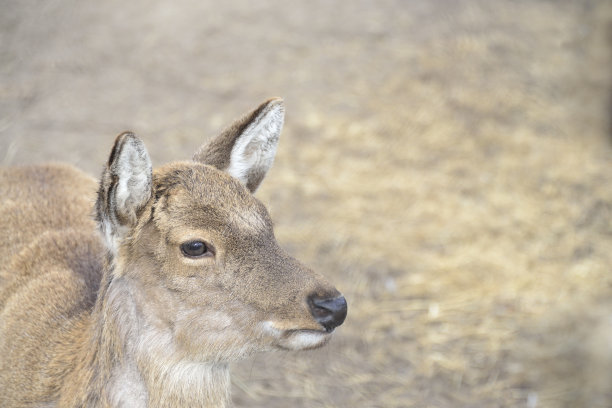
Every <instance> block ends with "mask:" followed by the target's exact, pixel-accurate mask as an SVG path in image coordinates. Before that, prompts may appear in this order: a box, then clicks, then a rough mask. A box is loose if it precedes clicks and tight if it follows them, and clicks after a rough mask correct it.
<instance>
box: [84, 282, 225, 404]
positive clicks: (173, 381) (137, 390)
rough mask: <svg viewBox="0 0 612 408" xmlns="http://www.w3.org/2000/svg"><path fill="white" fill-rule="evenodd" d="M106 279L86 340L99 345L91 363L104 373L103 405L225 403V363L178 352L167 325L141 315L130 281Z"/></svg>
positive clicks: (141, 302) (143, 303) (142, 304)
mask: <svg viewBox="0 0 612 408" xmlns="http://www.w3.org/2000/svg"><path fill="white" fill-rule="evenodd" d="M108 281H109V283H108V285H106V287H104V288H101V291H100V296H99V298H98V302H97V303H96V307H95V310H94V314H93V315H92V319H93V321H94V322H95V323H94V326H95V327H97V328H98V329H97V330H95V334H94V338H93V339H92V340H93V341H94V342H95V343H96V346H97V347H99V348H100V349H101V351H100V352H97V353H96V354H97V355H96V357H95V358H96V360H97V361H95V362H94V364H93V365H94V366H97V367H99V369H100V371H101V372H105V373H106V378H107V381H106V385H105V386H103V388H105V389H104V390H101V391H102V393H101V394H103V395H105V399H106V400H107V403H108V405H110V406H113V407H114V406H130V407H137V408H138V407H150V408H155V407H159V408H162V407H177V406H180V407H202V406H204V407H228V406H231V403H230V401H231V400H230V396H229V390H230V377H229V367H228V364H227V363H219V362H207V361H197V362H196V361H190V360H188V359H186V358H181V357H178V356H180V353H179V352H178V351H177V347H176V343H175V339H174V338H173V335H172V330H171V328H170V327H164V324H163V323H161V324H160V322H159V321H154V319H152V318H151V317H150V316H149V315H147V313H146V310H147V304H146V302H147V299H144V298H143V296H141V295H140V294H139V292H138V288H137V287H136V286H135V284H134V282H131V281H130V280H129V279H127V278H122V277H120V278H116V279H112V280H108ZM94 388H96V387H94Z"/></svg>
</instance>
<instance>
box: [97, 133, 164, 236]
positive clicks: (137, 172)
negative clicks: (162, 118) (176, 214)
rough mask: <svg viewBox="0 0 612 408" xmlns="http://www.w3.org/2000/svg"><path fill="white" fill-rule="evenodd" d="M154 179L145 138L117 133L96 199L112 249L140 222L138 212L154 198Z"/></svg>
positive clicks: (102, 224) (99, 216)
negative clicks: (142, 139) (143, 140)
mask: <svg viewBox="0 0 612 408" xmlns="http://www.w3.org/2000/svg"><path fill="white" fill-rule="evenodd" d="M152 178H153V168H152V166H151V159H150V158H149V154H148V153H147V150H146V149H145V146H144V144H143V143H142V141H141V140H140V139H138V138H137V137H136V136H134V134H133V133H129V132H125V133H122V134H120V135H119V136H117V139H115V145H114V146H113V150H112V151H111V154H110V157H109V158H108V164H107V166H106V168H105V169H104V172H103V173H102V178H101V180H100V188H99V189H98V199H97V202H96V219H97V221H98V224H99V227H100V229H101V230H102V232H103V234H104V236H105V238H106V240H107V244H108V245H109V246H110V247H111V248H116V244H117V241H118V240H119V239H121V238H122V237H123V235H124V234H125V232H126V231H127V230H128V228H129V227H131V226H134V225H135V224H136V222H137V215H138V212H139V211H140V210H141V209H142V208H143V207H144V205H145V204H146V203H147V201H149V199H150V198H151V191H152Z"/></svg>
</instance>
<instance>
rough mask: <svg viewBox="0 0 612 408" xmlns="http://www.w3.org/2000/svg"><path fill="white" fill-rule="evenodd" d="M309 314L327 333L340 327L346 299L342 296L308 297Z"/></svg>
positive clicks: (343, 316)
mask: <svg viewBox="0 0 612 408" xmlns="http://www.w3.org/2000/svg"><path fill="white" fill-rule="evenodd" d="M308 306H309V307H310V313H311V314H312V316H313V317H314V318H315V320H316V321H317V322H319V323H320V324H321V325H322V326H323V327H325V330H327V331H328V332H331V331H333V330H334V329H335V328H336V327H338V326H340V325H341V324H342V322H344V319H345V318H346V310H347V307H346V299H345V298H344V296H336V297H333V298H331V297H320V296H317V295H315V294H313V295H310V296H309V297H308Z"/></svg>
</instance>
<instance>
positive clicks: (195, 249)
mask: <svg viewBox="0 0 612 408" xmlns="http://www.w3.org/2000/svg"><path fill="white" fill-rule="evenodd" d="M181 251H182V252H183V254H184V255H186V256H188V257H190V258H197V257H200V256H204V255H212V251H211V250H210V248H209V247H208V245H206V243H204V242H202V241H189V242H185V243H183V244H182V245H181Z"/></svg>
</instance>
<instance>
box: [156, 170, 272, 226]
mask: <svg viewBox="0 0 612 408" xmlns="http://www.w3.org/2000/svg"><path fill="white" fill-rule="evenodd" d="M154 180H155V181H154V184H155V193H154V200H155V202H154V207H155V211H156V212H160V211H161V212H163V213H164V215H165V217H166V218H167V219H168V221H170V222H172V223H174V224H173V225H174V226H176V227H178V226H179V225H180V226H184V227H187V228H190V229H216V230H221V231H242V232H247V233H258V232H267V231H271V229H272V222H271V219H270V216H269V215H268V212H267V210H266V209H265V207H264V205H263V204H262V203H261V202H260V201H259V200H257V199H256V198H255V197H253V195H252V194H251V193H250V192H249V191H248V190H247V189H246V188H245V187H244V185H243V184H242V183H240V182H239V181H238V180H236V179H234V178H233V177H231V176H229V175H228V174H226V173H224V172H222V171H220V170H217V169H216V168H214V167H211V166H207V165H202V164H199V163H192V162H188V163H175V164H173V165H170V166H166V167H163V168H161V169H159V170H158V171H156V172H155V173H154Z"/></svg>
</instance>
